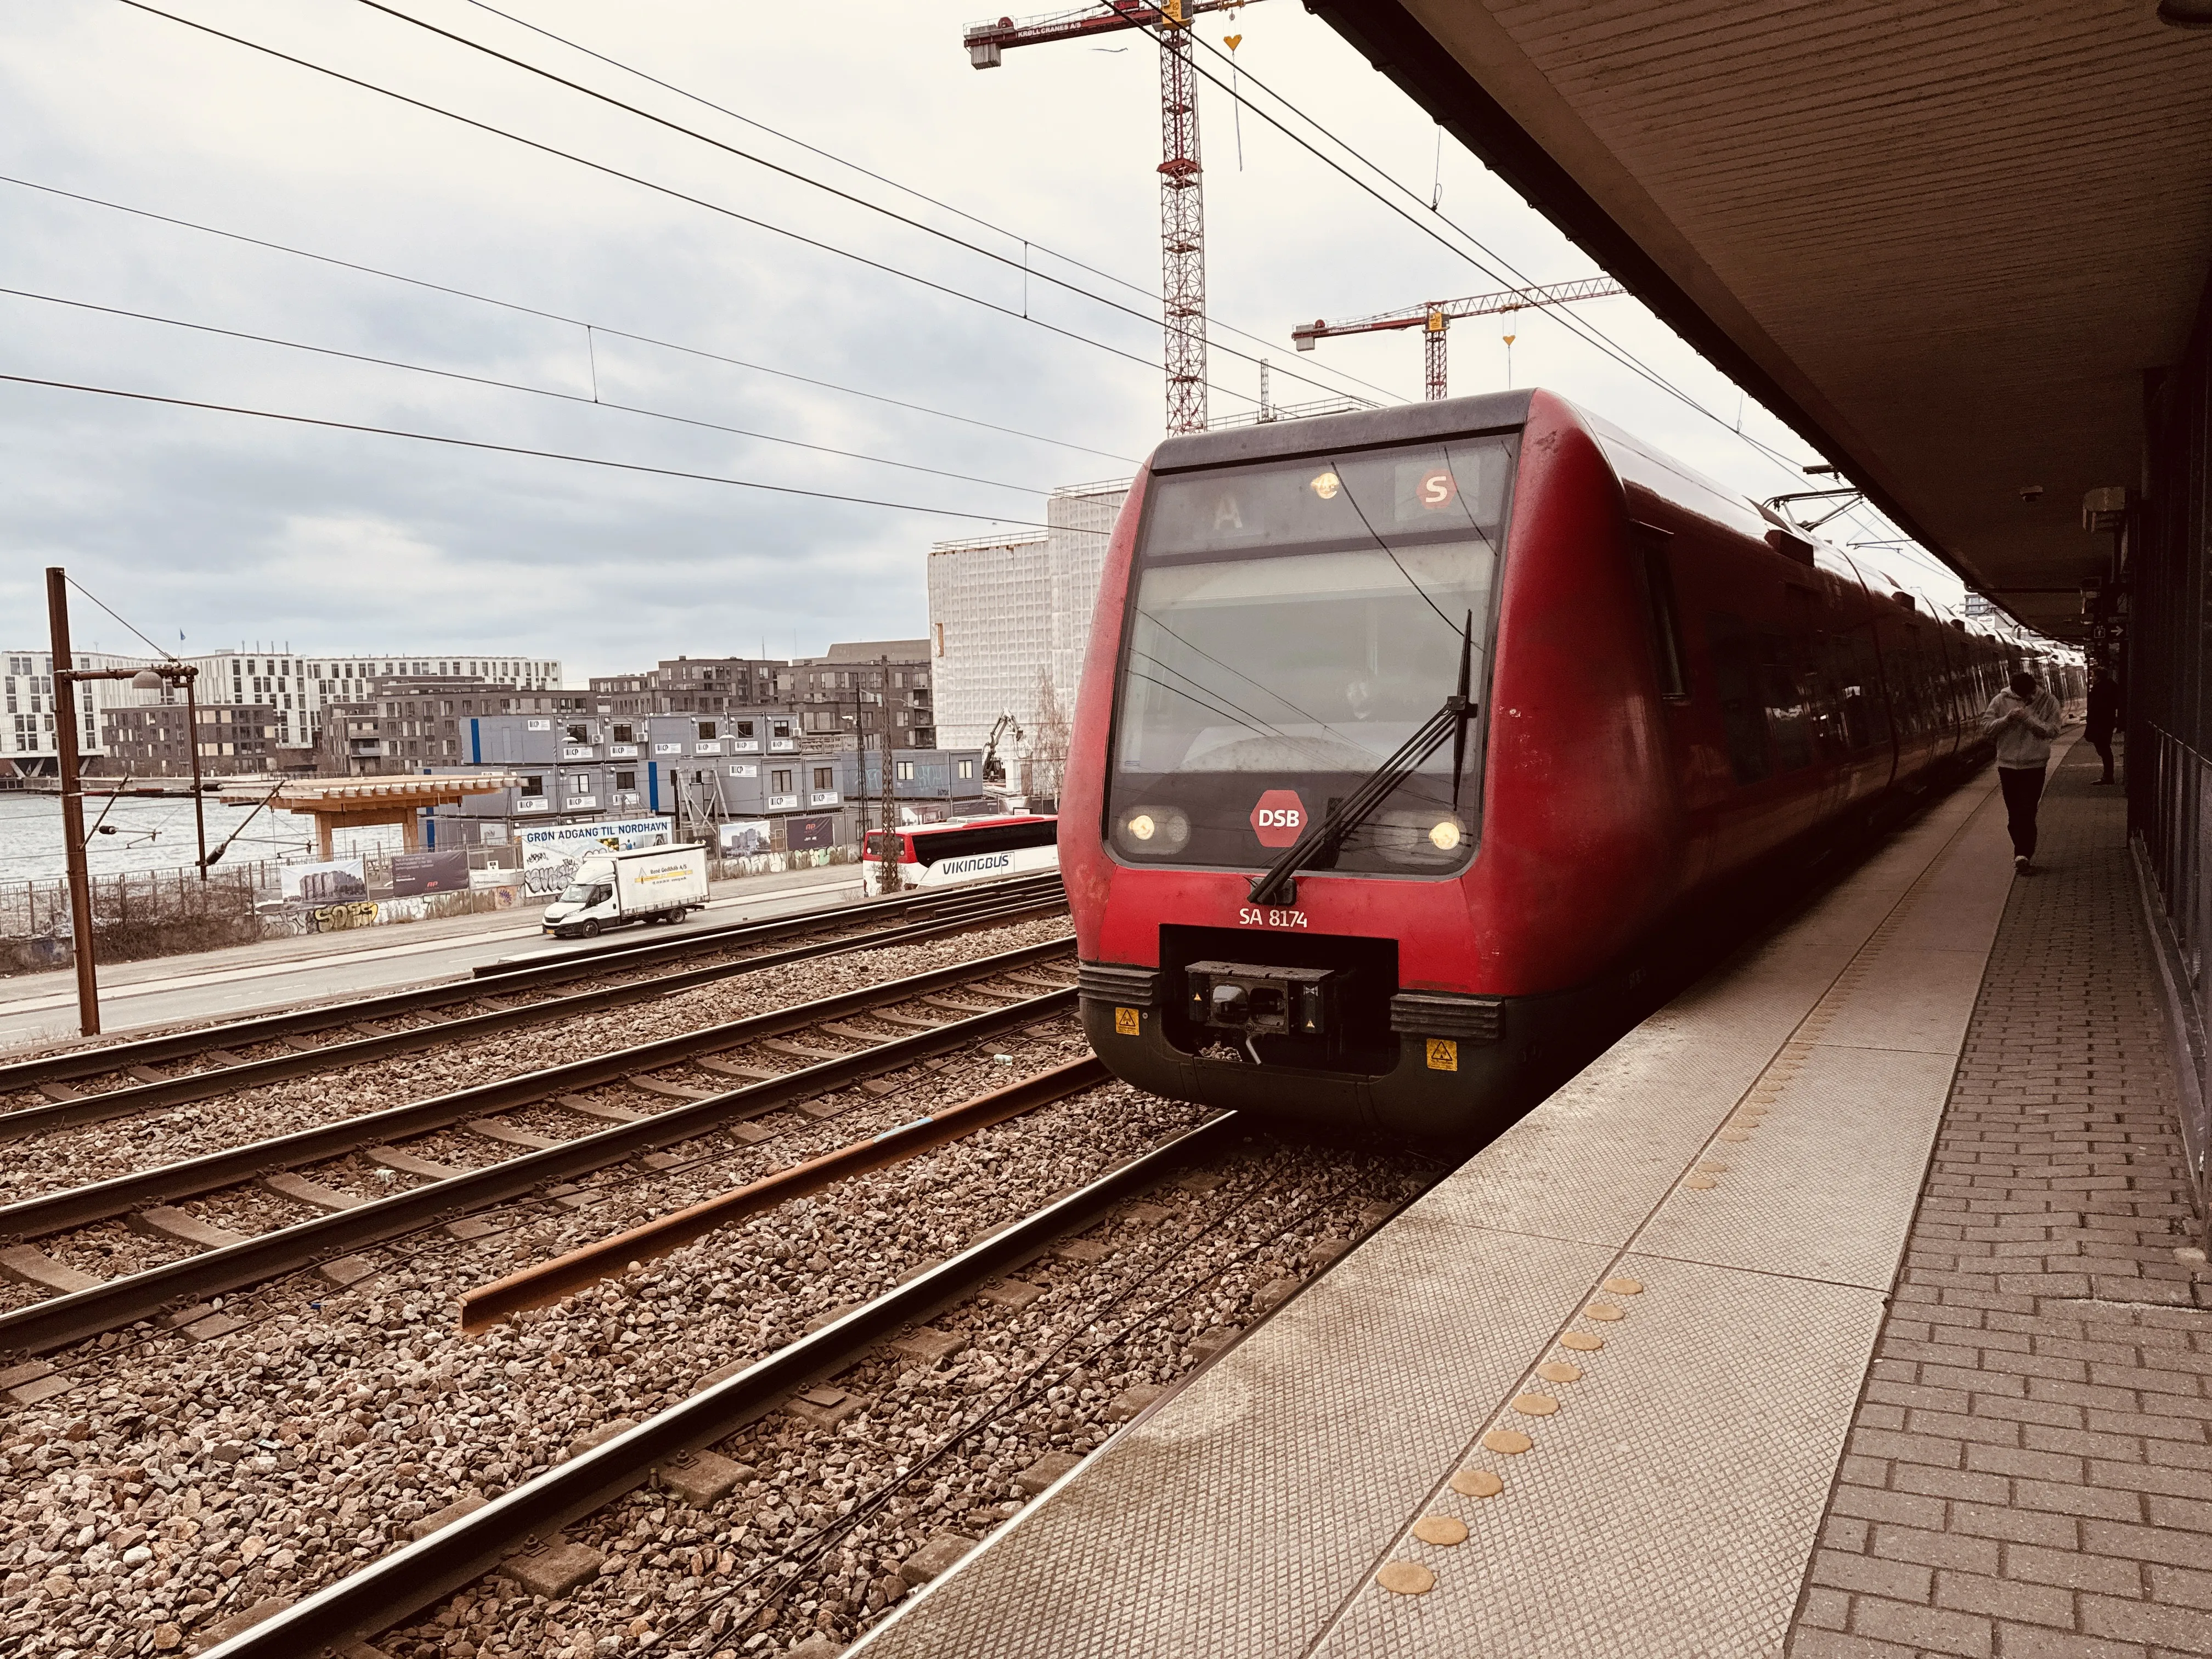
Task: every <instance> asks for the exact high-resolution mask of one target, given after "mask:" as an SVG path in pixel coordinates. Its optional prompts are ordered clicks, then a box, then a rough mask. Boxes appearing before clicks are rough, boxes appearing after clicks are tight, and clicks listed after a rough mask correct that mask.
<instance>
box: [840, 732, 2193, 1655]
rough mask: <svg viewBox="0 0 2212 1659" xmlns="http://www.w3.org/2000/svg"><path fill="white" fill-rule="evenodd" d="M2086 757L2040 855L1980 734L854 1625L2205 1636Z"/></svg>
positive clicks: (2164, 1166)
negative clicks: (1709, 954) (1464, 1154)
mask: <svg viewBox="0 0 2212 1659" xmlns="http://www.w3.org/2000/svg"><path fill="white" fill-rule="evenodd" d="M2082 753H2083V755H2084V756H2085V757H2086V756H2087V750H2086V747H2085V748H2084V749H2083V750H2082ZM2094 775H2095V767H2094V763H2093V761H2091V762H2089V763H2081V762H2077V761H2075V760H2074V759H2073V758H2072V757H2071V756H2062V757H2060V760H2059V763H2058V764H2057V766H2056V767H2055V768H2054V769H2053V772H2052V776H2051V787H2050V791H2049V793H2048V795H2047V796H2046V803H2045V807H2044V812H2043V835H2044V845H2043V848H2042V849H2041V860H2040V868H2039V872H2037V873H2035V874H2033V875H2030V876H2027V877H2025V878H2019V879H2015V876H2014V873H2013V870H2012V861H2011V857H2010V849H2009V848H2008V845H2007V842H2006V836H2005V829H2004V813H2003V807H2002V802H2001V801H2000V799H1998V797H1997V794H1996V787H1995V783H1996V780H1995V775H1994V773H1993V772H1990V773H1985V774H1984V775H1982V776H1981V777H1980V778H1978V779H1977V780H1975V781H1972V782H1971V783H1969V784H1968V785H1967V786H1966V787H1963V788H1961V789H1960V790H1959V791H1957V792H1956V793H1954V794H1953V795H1952V796H1950V797H1949V798H1948V799H1945V800H1943V801H1942V802H1940V803H1938V804H1936V805H1935V806H1934V807H1932V808H1931V809H1930V810H1929V811H1928V812H1927V813H1925V814H1924V815H1923V817H1922V818H1921V819H1920V820H1919V821H1918V822H1917V823H1916V824H1914V825H1913V826H1912V827H1911V828H1910V829H1908V830H1906V831H1905V832H1904V833H1903V834H1901V835H1900V836H1898V837H1897V838H1896V839H1895V840H1893V842H1890V843H1889V844H1888V845H1887V847H1885V848H1881V850H1880V851H1878V852H1877V853H1876V854H1875V855H1874V856H1872V857H1871V858H1870V859H1869V860H1867V861H1866V862H1865V863H1864V864H1863V865H1862V866H1860V867H1859V868H1858V869H1857V871H1856V872H1853V873H1852V874H1851V875H1850V877H1849V878H1847V879H1845V880H1844V881H1842V882H1840V883H1838V885H1837V886H1836V887H1835V889H1834V890H1832V891H1831V892H1829V893H1828V894H1826V896H1823V897H1822V898H1821V899H1820V900H1819V901H1818V902H1816V903H1815V904H1814V905H1813V906H1812V907H1811V908H1808V910H1807V911H1805V912H1804V913H1802V915H1800V917H1799V918H1798V919H1797V920H1796V921H1795V922H1794V923H1792V924H1791V925H1790V926H1788V927H1785V928H1784V929H1782V930H1780V931H1779V932H1778V933H1776V934H1774V935H1773V936H1771V938H1769V939H1766V940H1765V941H1764V942H1763V943H1762V944H1760V945H1758V946H1757V947H1756V948H1754V949H1752V950H1750V951H1747V952H1746V953H1744V954H1742V955H1741V956H1740V957H1737V958H1736V959H1735V960H1734V961H1733V962H1732V963H1729V965H1727V966H1725V967H1724V968H1723V969H1720V970H1719V971H1717V972H1716V973H1715V974H1713V975H1709V976H1708V977H1707V978H1706V979H1705V980H1704V981H1701V982H1699V984H1698V985H1697V986H1695V987H1692V989H1691V990H1690V991H1689V992H1688V993H1686V994H1684V995H1683V996H1681V997H1680V998H1678V999H1677V1000H1675V1001H1674V1002H1673V1003H1671V1004H1670V1005H1668V1006H1667V1007H1666V1008H1664V1009H1663V1010H1662V1011H1661V1012H1659V1013H1657V1014H1656V1015H1655V1016H1654V1017H1653V1018H1650V1019H1649V1020H1647V1021H1646V1022H1644V1024H1642V1025H1640V1026H1638V1028H1637V1029H1636V1030H1633V1031H1632V1032H1631V1033H1629V1034H1628V1035H1627V1036H1625V1037H1624V1038H1623V1039H1622V1040H1621V1041H1620V1042H1619V1043H1617V1044H1616V1045H1615V1046H1614V1047H1613V1048H1611V1049H1610V1050H1608V1051H1607V1053H1606V1054H1604V1055H1602V1056H1601V1057H1600V1059H1599V1060H1596V1061H1595V1063H1593V1064H1592V1065H1591V1066H1589V1067H1588V1068H1587V1069H1586V1070H1585V1071H1584V1072H1583V1073H1582V1074H1581V1075H1579V1076H1578V1077H1577V1078H1576V1079H1574V1080H1573V1081H1572V1082H1571V1083H1570V1084H1569V1085H1566V1086H1565V1088H1563V1089H1561V1090H1560V1091H1559V1092H1558V1093H1557V1094H1555V1095H1554V1096H1553V1097H1551V1098H1550V1099H1549V1100H1548V1101H1547V1102H1546V1103H1544V1104H1543V1105H1541V1107H1539V1108H1538V1109H1536V1110H1535V1111H1534V1112H1533V1113H1532V1114H1530V1115H1528V1117H1527V1118H1525V1119H1523V1120H1522V1121H1521V1122H1520V1123H1518V1124H1517V1125H1516V1126H1515V1127H1513V1128H1511V1129H1510V1130H1509V1131H1508V1132H1507V1133H1505V1134H1504V1135H1503V1136H1502V1137H1500V1138H1499V1139H1498V1140H1497V1141H1496V1142H1495V1143H1493V1144H1492V1146H1489V1147H1488V1148H1486V1150H1485V1151H1483V1152H1481V1153H1480V1154H1479V1155H1477V1156H1476V1157H1475V1158H1473V1159H1471V1160H1470V1161H1469V1162H1468V1163H1467V1164H1464V1165H1463V1166H1462V1167H1461V1168H1460V1169H1459V1170H1456V1171H1455V1172H1454V1173H1453V1174H1452V1175H1451V1176H1449V1177H1447V1178H1446V1179H1445V1180H1444V1181H1443V1182H1442V1183H1440V1184H1439V1185H1438V1186H1437V1187H1436V1188H1433V1189H1431V1191H1430V1192H1429V1193H1427V1194H1425V1196H1423V1197H1422V1198H1421V1199H1420V1200H1419V1201H1418V1202H1416V1203H1415V1204H1413V1206H1409V1207H1408V1208H1407V1210H1406V1211H1404V1212H1401V1214H1400V1215H1399V1216H1398V1217H1397V1218H1395V1219H1394V1220H1392V1221H1391V1222H1389V1224H1387V1225H1384V1226H1383V1228H1381V1229H1379V1230H1378V1231H1376V1232H1375V1233H1374V1234H1372V1235H1370V1237H1368V1238H1367V1239H1366V1240H1364V1242H1363V1243H1361V1244H1360V1245H1359V1247H1358V1249H1355V1250H1353V1251H1352V1252H1351V1253H1350V1254H1349V1255H1346V1256H1345V1257H1344V1258H1343V1259H1342V1260H1341V1261H1340V1262H1339V1263H1338V1264H1337V1265H1336V1266H1335V1267H1334V1268H1333V1269H1332V1270H1331V1271H1330V1272H1328V1273H1327V1274H1326V1275H1325V1276H1323V1277H1322V1278H1320V1279H1316V1280H1314V1281H1312V1282H1310V1284H1309V1285H1307V1287H1306V1288H1305V1290H1304V1291H1303V1292H1302V1293H1301V1294H1299V1295H1297V1296H1296V1297H1293V1298H1292V1299H1291V1301H1289V1302H1288V1303H1286V1304H1284V1305H1283V1306H1282V1307H1281V1308H1280V1309H1279V1310H1278V1311H1277V1312H1276V1313H1275V1314H1274V1316H1273V1317H1271V1318H1269V1319H1268V1320H1267V1321H1266V1322H1264V1323H1263V1324H1261V1325H1260V1326H1259V1327H1257V1328H1255V1330H1254V1331H1253V1332H1252V1333H1251V1334H1249V1336H1248V1337H1247V1338H1246V1339H1245V1340H1243V1341H1242V1342H1241V1343H1239V1344H1238V1345H1237V1346H1235V1347H1233V1348H1231V1349H1230V1350H1229V1351H1228V1352H1225V1354H1223V1355H1222V1356H1221V1357H1220V1358H1218V1360H1216V1361H1215V1362H1214V1363H1213V1364H1211V1365H1209V1366H1207V1367H1206V1368H1205V1369H1204V1370H1200V1371H1199V1372H1197V1373H1196V1374H1194V1376H1193V1377H1192V1378H1191V1379H1189V1380H1188V1382H1187V1383H1185V1384H1184V1385H1183V1386H1182V1388H1181V1389H1178V1390H1177V1391H1176V1392H1175V1393H1174V1394H1172V1395H1169V1396H1168V1397H1166V1398H1165V1399H1164V1400H1163V1401H1160V1402H1159V1403H1158V1405H1157V1406H1156V1407H1154V1408H1153V1409H1152V1410H1151V1411H1150V1412H1149V1413H1146V1415H1144V1416H1142V1417H1140V1418H1139V1419H1137V1420H1135V1421H1134V1422H1133V1423H1132V1424H1131V1425H1129V1426H1128V1427H1127V1428H1126V1429H1125V1430H1124V1431H1122V1432H1121V1433H1120V1434H1119V1435H1117V1436H1116V1437H1115V1438H1114V1439H1113V1440H1111V1441H1110V1442H1109V1443H1107V1444H1106V1445H1105V1446H1104V1447H1103V1448H1102V1449H1100V1450H1099V1451H1098V1452H1097V1454H1095V1455H1093V1456H1092V1457H1091V1459H1089V1460H1088V1461H1087V1462H1085V1463H1084V1464H1083V1465H1082V1466H1080V1467H1079V1468H1077V1469H1076V1470H1074V1471H1073V1473H1071V1474H1069V1475H1067V1476H1066V1478H1065V1479H1064V1480H1062V1481H1061V1482H1060V1483H1059V1484H1058V1485H1057V1486H1054V1487H1053V1488H1052V1489H1050V1490H1049V1491H1048V1492H1046V1493H1045V1494H1044V1495H1043V1496H1042V1498H1039V1499H1038V1500H1037V1501H1036V1502H1035V1503H1034V1504H1031V1505H1030V1507H1029V1508H1028V1509H1027V1510H1024V1511H1023V1512H1022V1513H1021V1514H1020V1515H1019V1516H1017V1517H1016V1518H1015V1519H1014V1520H1013V1521H1012V1522H1009V1523H1008V1524H1007V1525H1006V1526H1005V1527H1003V1528H1000V1530H999V1531H998V1532H997V1533H996V1534H994V1535H993V1536H992V1538H991V1539H989V1540H988V1541H987V1543H986V1544H985V1545H984V1546H983V1547H981V1548H979V1549H977V1550H975V1551H974V1552H972V1553H970V1554H969V1557H968V1558H967V1559H966V1560H964V1561H963V1562H962V1563H961V1564H960V1565H958V1566H957V1568H955V1569H954V1570H953V1571H951V1572H949V1573H947V1574H946V1575H945V1576H944V1577H941V1578H939V1580H937V1581H936V1582H935V1583H933V1584H932V1585H930V1586H929V1588H928V1589H926V1590H925V1591H924V1592H923V1593H921V1595H918V1596H916V1597H915V1598H913V1599H912V1600H911V1601H908V1603H906V1604H905V1605H903V1606H902V1607H901V1609H900V1610H899V1612H898V1613H897V1614H896V1616H895V1617H894V1618H893V1619H891V1620H889V1621H887V1622H886V1623H884V1625H882V1626H878V1628H877V1629H876V1630H875V1631H874V1632H872V1633H871V1634H870V1635H869V1636H868V1637H867V1638H865V1639H864V1640H863V1641H861V1642H860V1644H858V1645H857V1646H856V1647H854V1649H853V1650H851V1651H852V1652H853V1653H854V1654H865V1655H866V1656H867V1659H923V1656H927V1659H1036V1656H1044V1655H1049V1656H1054V1659H1129V1656H1145V1659H1170V1656H1178V1659H1179V1656H1188V1659H1200V1656H1204V1659H1215V1656H1224V1655H1237V1656H1286V1659H1287V1656H1328V1659H1353V1656H1362V1659H1368V1656H1372V1659H1380V1656H1391V1659H1411V1656H1424V1659H1425V1656H1437V1659H1445V1656H1450V1659H1462V1656H1485V1659H1504V1656H1526V1659H1563V1656H1571V1655H1589V1656H1620V1655H1637V1656H1662V1655H1668V1656H1672V1655H1680V1656H1693V1655H1694V1656H1713V1659H1718V1656H1739V1655H1740V1656H1760V1655H1776V1654H1784V1653H1790V1654H1794V1655H1797V1656H1803V1659H1814V1656H1819V1659H1878V1656H1894V1659H1905V1656H1910V1655H1913V1654H1921V1653H1941V1654H1960V1655H1974V1656H1983V1659H1991V1656H1994V1659H2021V1656H2041V1659H2060V1656H2066V1659H2157V1656H2160V1655H2166V1654H2173V1653H2212V1391H2209V1390H2208V1385H2212V1284H2208V1283H2207V1282H2206V1281H2205V1280H2204V1279H2203V1277H2202V1273H2203V1269H2202V1267H2201V1265H2197V1263H2200V1262H2201V1257H2198V1258H2196V1259H2195V1261H2192V1256H2191V1249H2190V1247H2191V1245H2192V1244H2194V1243H2196V1242H2197V1238H2196V1237H2194V1236H2193V1232H2192V1230H2193V1228H2194V1227H2195V1225H2196V1224H2195V1223H2193V1222H2192V1220H2191V1206H2190V1199H2189V1188H2188V1186H2187V1185H2186V1183H2185V1175H2184V1169H2183V1153H2182V1150H2181V1146H2180V1143H2179V1133H2178V1129H2177V1127H2176V1122H2177V1120H2176V1115H2175V1097H2174V1081H2173V1075H2172V1070H2171V1066H2170V1063H2169V1061H2168V1060H2167V1057H2166V1054H2167V1051H2166V1046H2165V1044H2166V1037H2165V1034H2164V1031H2163V1029H2162V1027H2161V1024H2160V1018H2161V1016H2160V1005H2159V1001H2158V998H2157V994H2156V988H2157V978H2156V975H2157V968H2156V963H2155V961H2154V957H2153V956H2152V955H2151V945H2150V934H2149V932H2148V924H2147V922H2146V921H2145V917H2144V915H2143V912H2142V907H2141V902H2140V901H2139V899H2138V897H2137V893H2136V884H2135V881H2134V877H2133V873H2132V871H2131V869H2130V854H2129V853H2128V850H2127V847H2126V843H2125V840H2124V817H2125V810H2126V809H2125V803H2124V799H2122V798H2121V793H2120V792H2119V791H2118V790H2115V789H2103V788H2098V787H2093V785H2092V783H2091V780H2092V779H2093V777H2094Z"/></svg>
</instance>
